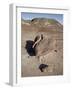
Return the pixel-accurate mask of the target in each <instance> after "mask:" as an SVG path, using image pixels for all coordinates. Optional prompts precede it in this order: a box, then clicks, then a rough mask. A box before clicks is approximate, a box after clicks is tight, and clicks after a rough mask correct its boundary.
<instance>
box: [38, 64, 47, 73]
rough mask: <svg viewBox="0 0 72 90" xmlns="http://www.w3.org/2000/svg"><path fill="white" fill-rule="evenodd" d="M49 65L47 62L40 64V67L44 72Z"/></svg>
mask: <svg viewBox="0 0 72 90" xmlns="http://www.w3.org/2000/svg"><path fill="white" fill-rule="evenodd" d="M47 67H48V65H46V64H40V66H39V69H40V71H41V72H44V71H43V70H44V69H45V68H47Z"/></svg>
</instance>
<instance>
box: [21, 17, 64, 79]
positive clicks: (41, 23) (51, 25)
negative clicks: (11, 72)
mask: <svg viewBox="0 0 72 90" xmlns="http://www.w3.org/2000/svg"><path fill="white" fill-rule="evenodd" d="M41 34H42V35H43V40H42V41H41V42H40V43H39V44H38V45H37V47H36V50H37V54H38V53H39V52H41V54H40V55H39V54H38V55H36V54H35V52H36V51H35V49H33V48H32V46H33V43H34V39H35V37H36V36H38V35H41ZM41 68H43V69H42V70H41ZM55 75H63V25H62V24H61V23H59V22H58V21H56V20H54V19H48V18H34V19H32V20H23V19H22V20H21V76H22V77H32V76H55Z"/></svg>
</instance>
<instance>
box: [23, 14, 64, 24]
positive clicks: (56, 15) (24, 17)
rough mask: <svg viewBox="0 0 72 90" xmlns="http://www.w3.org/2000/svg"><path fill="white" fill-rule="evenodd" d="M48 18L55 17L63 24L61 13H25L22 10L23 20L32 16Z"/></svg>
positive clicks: (30, 18)
mask: <svg viewBox="0 0 72 90" xmlns="http://www.w3.org/2000/svg"><path fill="white" fill-rule="evenodd" d="M39 17H40V18H49V19H55V20H57V21H59V22H60V23H61V24H63V14H48V13H47V14H45V13H27V12H22V13H21V18H22V19H24V20H32V19H33V18H39Z"/></svg>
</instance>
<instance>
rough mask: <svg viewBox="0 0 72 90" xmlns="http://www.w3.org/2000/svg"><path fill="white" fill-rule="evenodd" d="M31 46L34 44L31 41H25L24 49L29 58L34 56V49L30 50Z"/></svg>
mask: <svg viewBox="0 0 72 90" xmlns="http://www.w3.org/2000/svg"><path fill="white" fill-rule="evenodd" d="M33 44H34V41H32V40H27V41H26V46H25V49H26V50H27V53H28V54H29V55H30V56H35V49H34V48H32V46H33Z"/></svg>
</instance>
